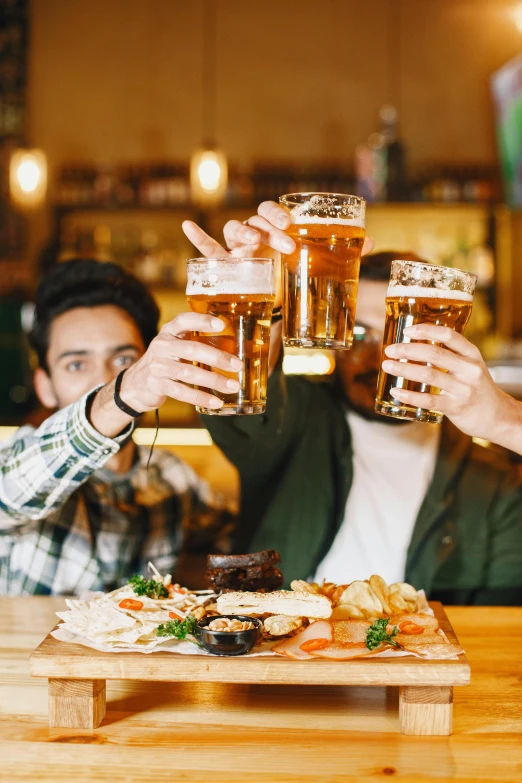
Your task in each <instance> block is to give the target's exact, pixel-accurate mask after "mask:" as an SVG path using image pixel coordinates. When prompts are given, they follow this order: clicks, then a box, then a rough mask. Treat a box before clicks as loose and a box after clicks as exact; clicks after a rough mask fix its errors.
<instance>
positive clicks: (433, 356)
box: [384, 343, 470, 375]
mask: <svg viewBox="0 0 522 783" xmlns="http://www.w3.org/2000/svg"><path fill="white" fill-rule="evenodd" d="M384 353H385V354H386V356H388V357H389V358H390V359H407V360H408V361H409V362H423V363H425V364H433V365H435V367H440V368H441V369H442V370H447V371H448V372H451V373H454V374H456V375H465V374H466V370H468V368H469V367H470V363H469V361H468V360H467V359H466V358H464V357H462V356H459V355H458V354H456V353H454V352H453V351H448V350H447V348H442V347H441V346H440V345H432V344H431V343H393V344H392V345H388V346H387V347H386V348H385V349H384Z"/></svg>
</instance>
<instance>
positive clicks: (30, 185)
mask: <svg viewBox="0 0 522 783" xmlns="http://www.w3.org/2000/svg"><path fill="white" fill-rule="evenodd" d="M17 176H18V182H19V183H20V187H21V188H22V190H23V191H24V193H32V192H33V190H36V188H37V187H38V183H39V182H40V169H39V168H38V164H37V163H36V161H35V160H33V159H32V158H29V157H28V158H27V160H24V161H22V163H20V165H19V167H18V171H17Z"/></svg>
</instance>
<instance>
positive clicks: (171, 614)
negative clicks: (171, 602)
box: [169, 612, 184, 620]
mask: <svg viewBox="0 0 522 783" xmlns="http://www.w3.org/2000/svg"><path fill="white" fill-rule="evenodd" d="M169 617H170V619H171V620H183V619H184V618H183V617H182V616H181V615H180V614H176V612H169Z"/></svg>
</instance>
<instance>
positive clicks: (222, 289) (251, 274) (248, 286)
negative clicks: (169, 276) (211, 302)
mask: <svg viewBox="0 0 522 783" xmlns="http://www.w3.org/2000/svg"><path fill="white" fill-rule="evenodd" d="M186 293H187V296H216V295H218V296H219V295H227V296H230V295H234V294H238V295H240V296H245V295H246V296H248V295H249V294H251V295H254V296H262V295H265V296H272V295H273V293H274V279H273V265H272V264H269V263H265V264H262V263H259V262H255V261H243V262H242V263H240V264H227V263H220V262H219V261H216V262H215V263H214V266H212V265H211V263H210V261H209V262H208V263H202V264H189V265H188V279H187V291H186Z"/></svg>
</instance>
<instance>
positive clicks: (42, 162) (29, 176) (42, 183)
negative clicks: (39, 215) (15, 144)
mask: <svg viewBox="0 0 522 783" xmlns="http://www.w3.org/2000/svg"><path fill="white" fill-rule="evenodd" d="M9 185H10V191H11V198H12V200H13V202H14V203H15V204H17V205H18V206H19V207H22V208H23V207H36V206H39V205H40V204H42V203H43V201H44V200H45V194H46V190H47V161H46V159H45V155H44V153H43V152H42V151H41V150H16V151H15V152H14V153H13V154H12V156H11V163H10V166H9Z"/></svg>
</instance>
